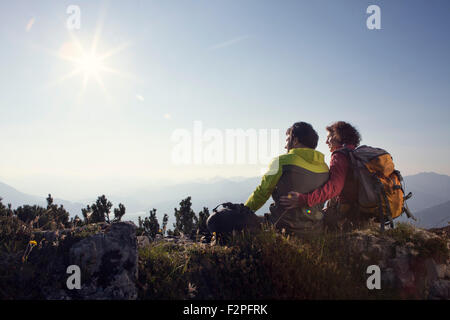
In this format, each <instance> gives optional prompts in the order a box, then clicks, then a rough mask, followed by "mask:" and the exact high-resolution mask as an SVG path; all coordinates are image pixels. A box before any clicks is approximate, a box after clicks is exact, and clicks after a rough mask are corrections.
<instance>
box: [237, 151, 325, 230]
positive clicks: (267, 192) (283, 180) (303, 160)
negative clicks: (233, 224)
mask: <svg viewBox="0 0 450 320" xmlns="http://www.w3.org/2000/svg"><path fill="white" fill-rule="evenodd" d="M327 180H328V166H327V164H326V163H325V160H324V155H323V153H321V152H319V151H316V150H314V149H310V148H294V149H291V150H289V152H288V153H287V154H283V155H281V156H279V157H277V158H275V159H273V160H272V162H271V163H270V166H269V170H268V172H267V173H266V174H265V175H264V176H263V177H262V180H261V184H260V185H259V186H258V187H257V188H256V189H255V191H254V192H253V193H252V194H251V195H250V197H249V198H248V200H247V202H246V203H245V205H246V206H247V207H249V208H250V209H252V210H253V211H257V210H258V209H259V208H261V207H262V206H263V205H264V204H265V203H266V201H267V200H268V199H269V197H270V196H271V195H272V198H273V200H274V202H275V203H274V204H272V205H271V207H270V211H271V216H272V219H277V218H278V217H279V216H280V215H281V214H282V213H283V212H284V211H285V210H284V208H282V207H281V205H280V204H279V199H280V196H283V195H287V194H288V193H289V191H296V192H300V193H308V192H310V191H313V190H314V189H316V188H319V187H320V186H322V185H323V184H324V183H325V182H326V181H327ZM300 220H301V219H300ZM300 220H299V214H298V212H297V210H296V209H293V210H289V211H288V212H287V213H285V214H284V215H283V218H282V221H281V220H280V224H279V225H280V226H283V225H284V227H286V228H288V229H292V231H295V229H297V228H298V227H302V226H300V225H304V223H303V222H301V221H300ZM299 224H300V225H299Z"/></svg>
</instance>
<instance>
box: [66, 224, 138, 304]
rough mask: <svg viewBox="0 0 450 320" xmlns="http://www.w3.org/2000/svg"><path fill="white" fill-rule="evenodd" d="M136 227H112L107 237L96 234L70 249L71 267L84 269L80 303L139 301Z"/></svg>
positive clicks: (108, 230) (113, 225) (130, 225)
mask: <svg viewBox="0 0 450 320" xmlns="http://www.w3.org/2000/svg"><path fill="white" fill-rule="evenodd" d="M137 259H138V257H137V241H136V226H135V225H134V224H133V223H132V222H118V223H113V224H112V225H111V226H110V227H109V229H107V230H106V231H105V232H104V233H99V234H95V235H93V236H90V237H88V238H85V239H83V240H81V241H80V242H78V243H76V244H74V245H73V246H72V248H71V249H70V260H71V264H75V265H78V266H79V267H80V269H81V273H82V275H83V276H82V279H81V289H80V290H77V291H78V292H77V295H78V296H79V297H80V298H81V299H95V300H96V299H100V300H101V299H108V300H109V299H124V300H130V299H136V298H137V289H136V285H135V283H136V280H137V270H138V268H137Z"/></svg>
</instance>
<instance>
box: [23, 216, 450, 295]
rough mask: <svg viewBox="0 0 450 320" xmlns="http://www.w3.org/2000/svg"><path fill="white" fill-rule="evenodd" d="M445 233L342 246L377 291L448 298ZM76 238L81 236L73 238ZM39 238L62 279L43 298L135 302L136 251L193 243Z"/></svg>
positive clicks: (91, 235)
mask: <svg viewBox="0 0 450 320" xmlns="http://www.w3.org/2000/svg"><path fill="white" fill-rule="evenodd" d="M94 227H95V228H94ZM89 228H90V229H89ZM447 231H450V230H446V229H445V228H444V229H436V230H423V229H417V228H412V227H405V226H404V225H403V226H402V225H399V226H398V227H397V228H396V229H393V230H387V231H386V232H384V233H380V232H379V231H378V230H377V227H375V228H369V229H367V230H358V231H354V232H352V233H351V234H349V235H346V236H345V237H346V238H345V244H346V245H347V244H348V248H349V250H350V251H351V253H352V255H354V256H355V257H358V258H360V259H361V261H362V262H363V264H364V265H365V264H367V265H371V264H376V265H378V266H379V267H380V270H381V286H382V289H387V290H388V291H389V290H391V289H392V290H393V291H395V292H396V294H395V297H396V298H397V297H400V298H403V299H447V300H448V299H450V257H449V255H448V253H449V250H450V239H449V236H448V235H449V232H447ZM80 234H81V235H82V236H80V237H78V236H79V235H80ZM75 235H78V236H75ZM347 237H349V238H347ZM44 238H45V239H46V240H45V241H47V246H51V247H52V248H59V249H58V250H59V251H58V252H56V253H55V254H54V255H53V256H49V257H48V261H51V264H52V266H51V267H50V269H49V271H47V270H46V271H45V273H46V274H58V275H61V277H60V278H58V279H56V278H55V279H49V280H47V283H48V285H47V286H45V287H44V288H43V289H42V292H43V295H44V298H45V299H57V300H60V299H95V300H97V299H105V300H111V299H120V300H126V299H137V298H138V290H137V287H138V286H139V285H143V284H139V283H137V281H138V275H137V272H138V254H137V249H138V247H139V248H145V247H148V246H151V245H153V244H155V243H160V242H166V243H172V244H174V245H179V246H184V247H189V246H192V245H194V241H192V240H191V239H188V238H186V237H184V236H183V235H181V236H178V237H164V238H163V237H162V236H160V235H157V236H156V237H155V239H151V238H149V237H146V236H136V226H135V225H134V224H133V223H131V222H118V223H113V224H111V225H109V224H99V225H95V226H89V227H83V228H79V229H76V230H60V231H56V232H55V231H53V232H46V233H42V234H39V235H37V237H36V240H38V243H42V242H43V240H42V239H44ZM199 240H200V239H199ZM211 246H213V244H212V243H211V244H209V245H206V246H205V250H208V248H209V247H211ZM212 249H213V248H212ZM45 252H46V251H45V246H44V248H42V250H41V251H33V254H35V256H34V257H31V258H32V260H33V261H35V262H36V261H38V260H39V259H42V257H43V256H44V255H45ZM61 252H63V253H64V255H61V254H60V253H61ZM30 265H31V263H30ZM68 265H77V266H79V267H80V270H81V274H82V276H81V288H80V289H72V290H69V289H67V287H66V283H65V281H66V279H67V277H68V276H69V275H67V274H66V268H67V266H68ZM43 272H44V271H43ZM155 276H157V275H155ZM56 284H57V285H56ZM398 292H400V295H399V294H398Z"/></svg>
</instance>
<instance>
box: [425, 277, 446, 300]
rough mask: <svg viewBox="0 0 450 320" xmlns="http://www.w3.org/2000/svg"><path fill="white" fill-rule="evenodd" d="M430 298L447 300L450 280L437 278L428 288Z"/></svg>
mask: <svg viewBox="0 0 450 320" xmlns="http://www.w3.org/2000/svg"><path fill="white" fill-rule="evenodd" d="M429 298H430V299H440V300H442V299H443V300H449V299H450V280H442V279H440V280H437V281H435V282H434V283H433V285H432V286H431V288H430V296H429Z"/></svg>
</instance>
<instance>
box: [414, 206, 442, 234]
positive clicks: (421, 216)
mask: <svg viewBox="0 0 450 320" xmlns="http://www.w3.org/2000/svg"><path fill="white" fill-rule="evenodd" d="M415 215H416V218H417V220H418V221H417V225H420V226H422V227H424V228H438V227H445V226H448V225H449V223H450V201H447V202H445V203H442V204H439V205H437V206H433V207H431V208H428V209H424V210H422V211H419V212H416V214H415Z"/></svg>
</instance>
